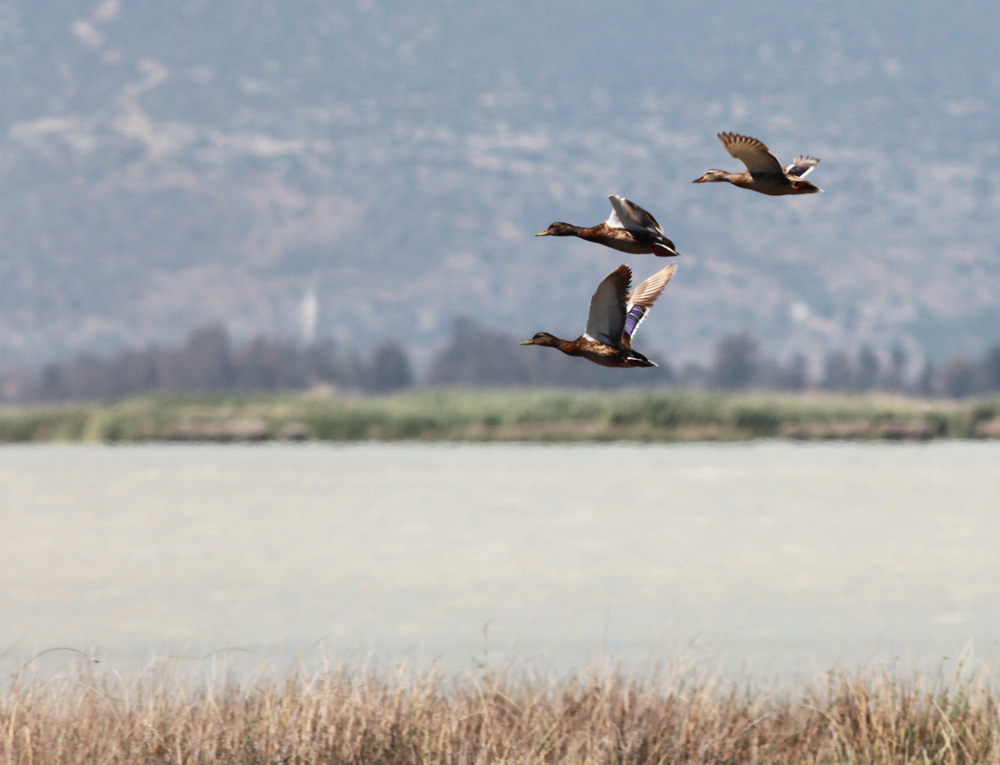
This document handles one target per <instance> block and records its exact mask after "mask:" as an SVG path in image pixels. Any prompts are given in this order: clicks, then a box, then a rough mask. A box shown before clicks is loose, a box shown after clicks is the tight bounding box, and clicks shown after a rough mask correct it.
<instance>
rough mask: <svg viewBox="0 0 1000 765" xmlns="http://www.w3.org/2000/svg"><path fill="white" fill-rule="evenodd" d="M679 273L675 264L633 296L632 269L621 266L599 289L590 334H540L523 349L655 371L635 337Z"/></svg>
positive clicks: (589, 319) (590, 318) (589, 320)
mask: <svg viewBox="0 0 1000 765" xmlns="http://www.w3.org/2000/svg"><path fill="white" fill-rule="evenodd" d="M676 270H677V266H676V265H674V264H671V265H669V266H667V267H666V268H664V269H663V270H662V271H660V272H658V273H656V274H653V275H652V276H651V277H649V278H648V279H646V281H644V282H643V283H642V284H640V285H639V286H638V287H636V288H635V289H634V290H632V292H631V293H629V286H630V284H631V282H632V269H630V268H629V267H628V266H626V265H621V266H618V268H616V269H615V270H614V271H612V272H611V273H610V274H608V275H607V276H606V277H604V280H603V281H602V282H601V283H600V284H599V285H597V289H596V290H595V291H594V296H593V297H592V298H591V299H590V315H589V316H588V317H587V330H586V331H585V332H584V333H583V334H582V335H580V336H579V337H578V338H577V339H576V340H560V339H559V338H558V337H555V336H553V335H550V334H549V333H548V332H539V333H537V334H536V335H535V336H534V337H532V338H531V339H530V340H525V341H524V342H523V343H521V345H545V346H548V347H550V348H558V349H559V350H560V351H562V352H563V353H565V354H568V355H570V356H583V357H584V358H585V359H589V360H590V361H593V362H594V363H595V364H600V365H601V366H605V367H655V366H656V364H654V363H653V362H652V361H650V360H649V359H647V358H646V357H645V356H643V355H642V354H641V353H639V351H636V350H633V349H632V336H633V335H634V334H635V331H636V329H638V328H639V324H640V323H642V320H643V319H644V318H646V314H647V313H649V309H650V308H652V306H653V303H655V302H656V298H658V297H659V296H660V293H661V292H663V288H664V287H666V286H667V282H669V281H670V277H672V276H673V275H674V271H676Z"/></svg>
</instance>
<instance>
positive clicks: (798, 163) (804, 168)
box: [785, 157, 819, 178]
mask: <svg viewBox="0 0 1000 765" xmlns="http://www.w3.org/2000/svg"><path fill="white" fill-rule="evenodd" d="M818 164H819V160H818V159H816V157H796V158H795V159H793V160H792V164H790V165H789V166H788V167H786V168H785V174H786V175H794V176H796V177H797V178H805V177H806V176H807V175H809V173H811V172H812V169H813V168H814V167H816V165H818Z"/></svg>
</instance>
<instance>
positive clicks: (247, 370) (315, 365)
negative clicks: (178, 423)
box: [0, 325, 413, 403]
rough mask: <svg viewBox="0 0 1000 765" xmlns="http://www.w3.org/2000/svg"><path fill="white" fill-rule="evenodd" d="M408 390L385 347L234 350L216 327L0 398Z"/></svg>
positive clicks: (10, 383)
mask: <svg viewBox="0 0 1000 765" xmlns="http://www.w3.org/2000/svg"><path fill="white" fill-rule="evenodd" d="M412 384H413V373H412V370H411V367H410V360H409V357H408V356H407V354H406V352H405V351H404V350H403V348H402V347H400V345H399V344H398V343H395V342H392V341H389V342H386V343H383V344H382V345H380V346H378V347H377V348H375V349H374V351H372V353H371V354H370V355H369V356H368V357H361V356H359V355H357V354H356V353H350V354H347V355H343V354H340V353H338V351H337V348H336V345H335V344H334V343H333V341H330V340H323V341H320V342H317V343H314V344H311V345H307V346H302V345H300V344H297V343H295V342H293V341H289V340H281V339H275V338H265V337H258V338H255V339H253V340H251V341H249V342H246V343H243V344H240V345H234V344H233V343H232V341H231V340H230V338H229V334H228V332H227V331H226V329H225V328H224V327H222V326H221V325H214V326H208V327H202V328H200V329H196V330H194V331H193V332H191V334H190V335H188V337H187V339H186V340H185V341H184V342H183V343H181V344H180V345H178V346H172V347H159V346H157V345H150V346H147V347H146V348H143V349H140V350H127V351H123V352H121V353H118V354H116V355H114V356H110V357H102V356H97V355H94V354H81V355H79V356H77V357H75V358H73V359H71V360H69V361H64V362H52V363H49V364H45V365H44V366H43V367H42V368H41V370H40V371H38V372H37V373H35V374H25V373H20V374H18V373H7V374H5V375H4V378H3V381H2V388H0V390H2V391H3V398H4V400H7V401H16V402H26V403H28V402H41V401H110V400H114V399H119V398H125V397H128V396H135V395H140V394H145V393H165V394H174V395H176V394H188V393H209V394H212V393H237V394H253V393H270V392H276V391H283V390H305V389H308V388H312V387H316V386H319V385H333V386H337V387H342V388H349V389H354V390H360V391H364V392H367V393H389V392H392V391H395V390H399V389H401V388H406V387H409V386H411V385H412Z"/></svg>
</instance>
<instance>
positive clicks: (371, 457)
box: [0, 442, 1000, 677]
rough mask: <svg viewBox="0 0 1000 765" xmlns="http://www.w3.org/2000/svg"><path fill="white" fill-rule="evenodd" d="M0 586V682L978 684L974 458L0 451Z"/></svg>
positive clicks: (511, 448) (993, 611)
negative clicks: (13, 676)
mask: <svg viewBox="0 0 1000 765" xmlns="http://www.w3.org/2000/svg"><path fill="white" fill-rule="evenodd" d="M0 584H2V587H0V655H2V656H3V661H4V662H6V663H7V664H11V663H16V662H23V661H24V660H25V657H30V656H32V655H34V654H35V653H37V652H38V651H42V650H46V649H50V648H73V649H77V650H81V651H85V652H87V653H88V654H91V655H99V656H101V657H102V658H103V659H104V662H105V664H108V663H111V664H112V665H114V664H115V662H120V663H122V665H125V664H127V663H128V662H134V661H139V662H141V661H143V660H144V659H145V658H146V657H151V656H156V655H161V656H162V655H174V656H189V657H194V656H202V655H205V654H210V653H211V652H213V651H228V652H234V651H236V650H237V649H239V651H240V652H241V655H244V656H248V657H253V658H252V660H258V659H259V660H261V661H264V660H268V661H271V662H272V663H279V664H280V663H282V662H294V661H303V662H305V663H308V662H310V661H312V660H314V659H318V658H320V657H322V658H323V660H325V661H333V662H338V661H341V660H348V661H350V660H358V659H359V658H361V657H370V658H371V659H373V660H374V661H376V662H379V663H381V664H383V665H385V664H388V665H392V664H393V663H394V662H398V661H400V660H403V659H406V660H408V661H413V662H415V663H417V664H418V665H419V664H420V663H423V662H432V661H437V662H439V663H441V664H443V665H444V666H446V667H449V668H468V667H470V666H472V665H473V664H474V663H476V662H480V661H483V660H485V661H488V662H490V663H491V664H497V665H509V664H515V663H526V664H529V665H531V666H541V667H557V668H581V669H585V668H586V667H587V666H588V665H592V664H593V663H595V662H599V661H608V660H610V661H615V662H622V663H624V664H625V665H627V666H646V665H649V664H653V663H656V662H660V661H662V662H669V661H672V660H675V659H676V657H677V656H678V654H681V655H684V656H686V657H687V658H688V660H689V661H696V662H710V663H716V664H717V665H718V666H720V667H721V668H722V669H723V670H724V671H730V670H748V671H750V672H752V673H753V674H755V675H759V676H771V677H781V676H787V675H791V674H796V675H802V674H805V675H811V674H812V673H814V672H816V671H822V670H825V669H828V668H830V667H832V666H841V667H853V666H854V665H857V664H866V665H869V664H871V663H872V662H897V661H898V662H901V663H904V664H910V663H914V664H921V663H929V664H930V665H931V666H939V665H940V664H941V663H942V662H945V663H946V665H947V662H955V661H956V660H957V659H958V657H959V656H960V655H961V654H962V653H963V652H965V653H966V654H967V655H969V654H971V655H972V657H973V658H974V659H975V660H977V661H982V662H985V663H987V664H990V663H992V662H994V660H996V659H997V658H998V653H997V648H998V646H997V641H998V639H1000V443H996V442H981V443H980V442H974V443H973V442H941V443H931V444H921V445H907V444H892V445H885V444H878V445H869V444H823V445H805V444H792V443H784V442H761V443H753V444H735V445H653V446H647V445H594V446H590V445H588V446H548V445H547V446H532V445H496V446H494V445H484V446H479V445H475V446H468V445H462V446H428V445H381V444H366V445H357V446H330V445H268V446H232V445H227V446H190V445H184V446H180V445H178V446H167V445H157V446H115V447H108V446H78V445H77V446H66V445H40V446H24V447H22V446H14V447H10V446H8V447H4V448H2V449H0ZM244 652H252V653H244ZM54 653H55V652H54ZM944 657H948V658H947V659H945V658H944ZM244 661H245V660H244Z"/></svg>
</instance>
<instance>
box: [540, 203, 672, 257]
mask: <svg viewBox="0 0 1000 765" xmlns="http://www.w3.org/2000/svg"><path fill="white" fill-rule="evenodd" d="M608 199H610V200H611V217H609V218H608V219H607V220H606V221H604V223H598V224H597V225H596V226H587V227H586V228H584V227H581V226H574V225H573V224H572V223H562V222H559V221H557V222H555V223H553V224H552V225H550V226H549V227H548V228H547V229H545V230H544V231H543V232H542V233H540V234H535V236H578V237H580V238H581V239H586V240H587V241H588V242H596V243H597V244H603V245H604V246H605V247H610V248H612V249H614V250H619V251H621V252H628V253H632V254H633V255H638V254H641V253H645V252H651V253H653V254H654V255H659V256H660V257H663V258H666V257H673V256H675V255H680V253H679V252H677V250H676V249H675V248H674V243H673V242H671V241H670V240H669V239H667V235H666V234H664V233H663V229H662V228H661V227H660V224H659V223H657V222H656V218H654V217H653V216H652V215H650V214H649V213H648V212H646V211H645V210H643V209H642V208H641V207H639V205H637V204H635V203H634V202H630V201H629V200H627V199H626V198H625V197H620V196H618V195H617V194H612V195H611V196H609V197H608Z"/></svg>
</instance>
